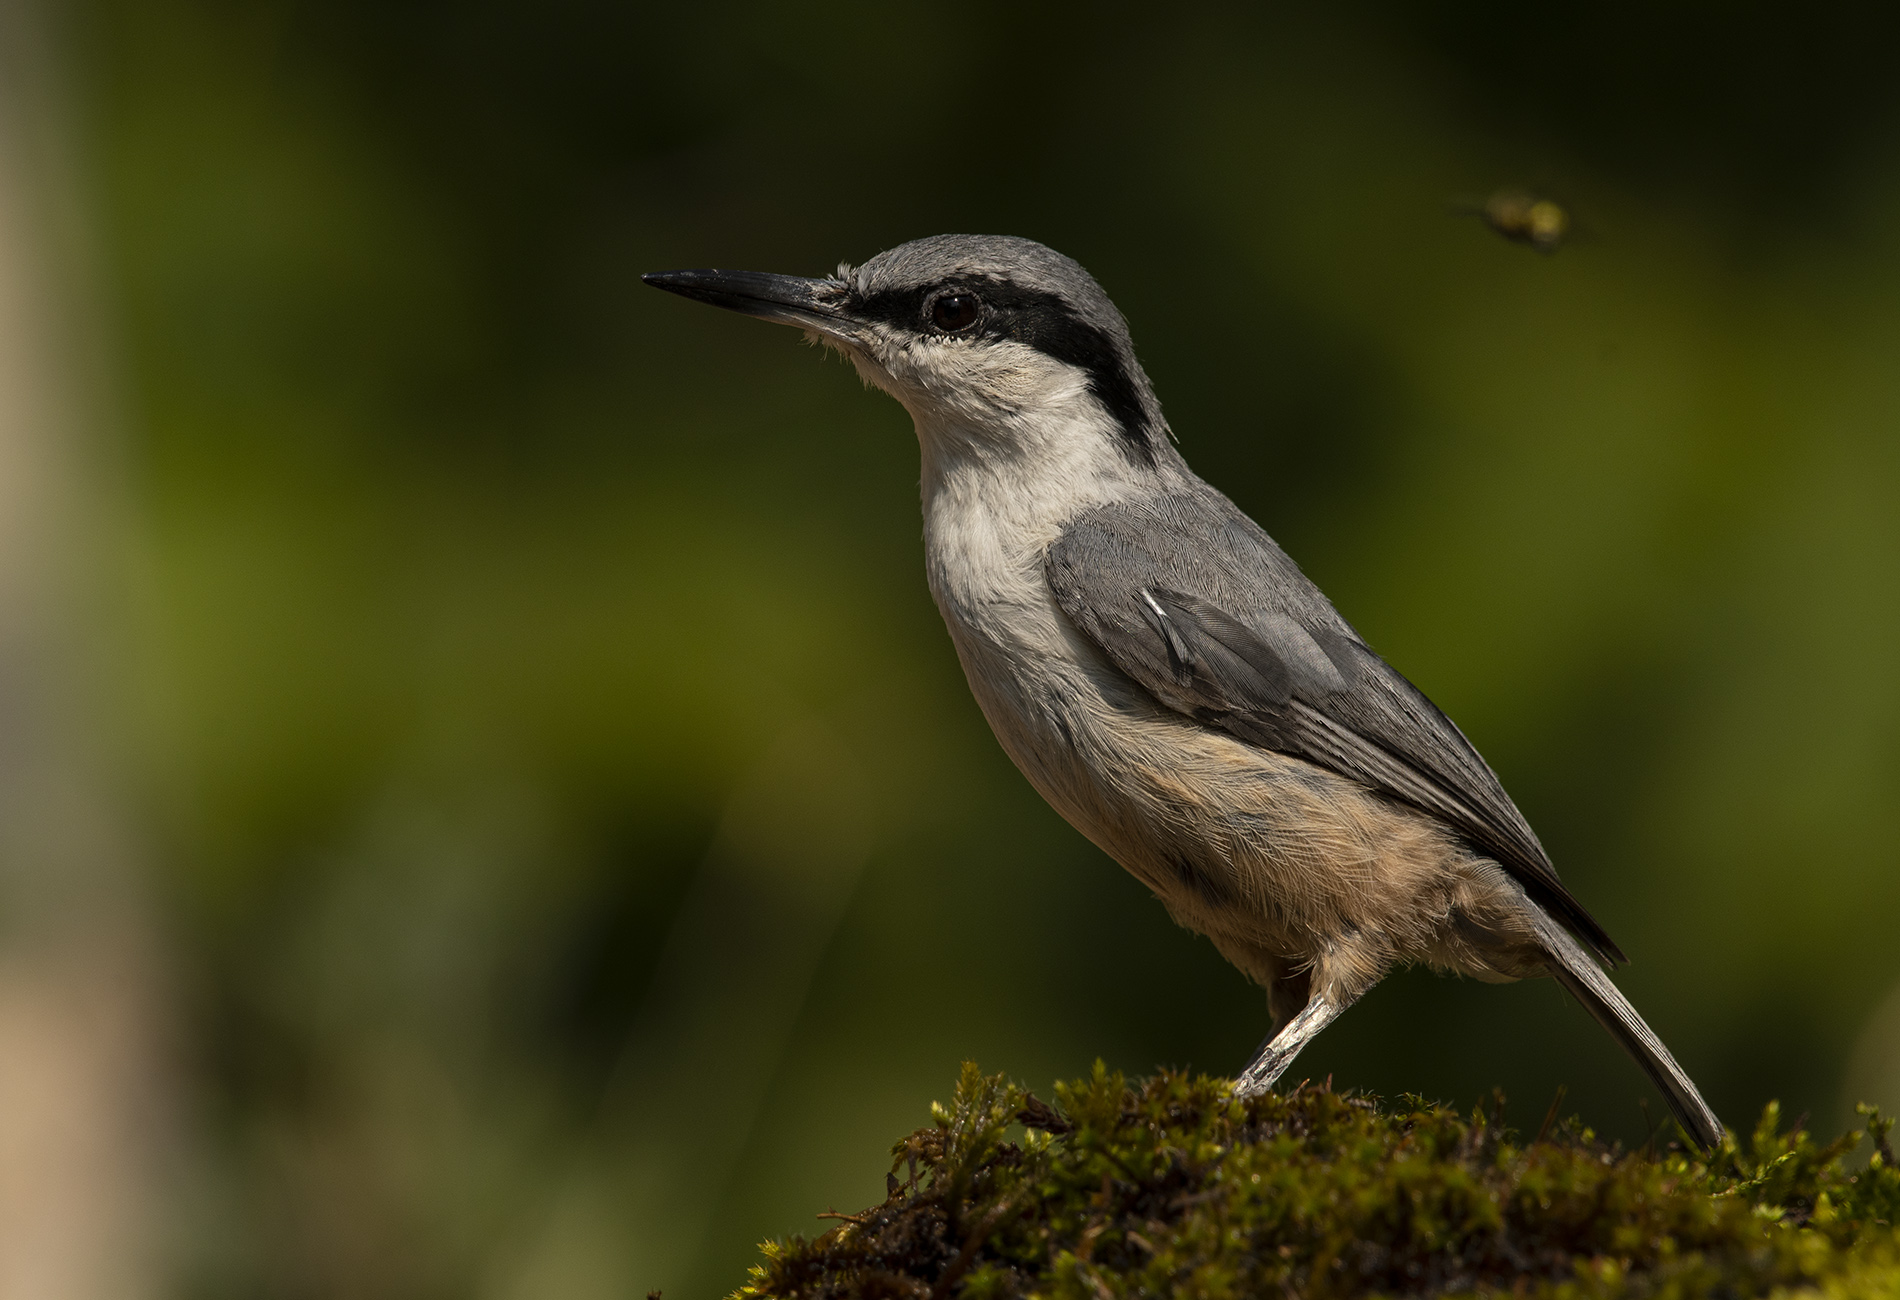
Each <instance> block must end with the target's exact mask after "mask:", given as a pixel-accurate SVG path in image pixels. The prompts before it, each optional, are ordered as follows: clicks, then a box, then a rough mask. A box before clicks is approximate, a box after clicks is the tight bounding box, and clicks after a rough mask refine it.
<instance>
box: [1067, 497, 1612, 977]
mask: <svg viewBox="0 0 1900 1300" xmlns="http://www.w3.org/2000/svg"><path fill="white" fill-rule="evenodd" d="M1045 567H1046V571H1047V574H1048V579H1049V585H1050V587H1051V589H1052V590H1053V591H1054V593H1055V597H1056V601H1057V603H1058V604H1059V605H1060V607H1061V608H1062V611H1063V612H1064V613H1065V614H1066V615H1067V616H1068V617H1069V620H1070V621H1071V622H1072V623H1074V625H1075V626H1076V628H1077V629H1079V630H1080V631H1081V632H1082V633H1083V635H1085V636H1087V637H1088V638H1089V639H1090V640H1091V641H1093V642H1094V643H1095V644H1096V645H1097V646H1098V647H1100V648H1101V650H1102V652H1103V654H1105V655H1106V656H1107V657H1108V659H1109V661H1110V662H1111V663H1113V664H1114V665H1115V666H1116V667H1117V668H1119V669H1120V670H1121V671H1122V672H1124V673H1126V674H1127V675H1128V676H1129V677H1131V678H1133V679H1134V681H1135V682H1137V683H1138V684H1139V685H1140V686H1142V687H1143V688H1144V689H1145V690H1147V691H1148V692H1149V693H1150V694H1151V695H1153V696H1154V697H1155V698H1156V699H1157V700H1159V701H1160V702H1161V703H1162V704H1164V705H1166V706H1167V707H1169V708H1172V709H1175V710H1177V711H1179V712H1181V713H1183V714H1186V715H1187V716H1189V717H1192V718H1194V719H1196V720H1197V721H1199V722H1202V723H1204V724H1206V725H1208V726H1211V727H1218V728H1219V729H1221V730H1223V731H1226V732H1228V733H1230V734H1231V735H1233V736H1235V737H1237V738H1239V739H1241V740H1244V741H1246V742H1248V743H1249V744H1254V745H1259V746H1261V747H1262V748H1265V749H1271V750H1275V751H1278V752H1280V753H1285V754H1291V755H1294V756H1296V757H1299V758H1303V759H1305V760H1307V761H1309V762H1312V763H1315V764H1318V765H1319V766H1321V767H1325V768H1327V769H1329V770H1331V771H1333V772H1336V773H1338V774H1339V775H1341V776H1344V777H1348V778H1350V779H1352V780H1354V781H1357V782H1359V783H1361V784H1362V785H1365V786H1367V787H1369V788H1370V789H1372V790H1375V791H1377V792H1378V793H1380V794H1382V795H1385V796H1387V797H1388V798H1393V799H1397V800H1400V801H1402V802H1404V803H1407V804H1410V805H1411V806H1413V807H1415V808H1418V809H1421V810H1423V811H1425V812H1428V813H1430V814H1432V815H1433V816H1436V817H1438V818H1440V819H1441V820H1443V821H1445V822H1446V823H1448V824H1449V825H1451V826H1452V827H1453V828H1454V829H1456V830H1457V831H1458V832H1459V833H1460V834H1462V835H1463V836H1464V837H1465V838H1466V840H1468V841H1469V842H1470V843H1471V844H1472V846H1473V847H1475V848H1476V849H1478V850H1479V851H1480V852H1483V853H1485V854H1487V855H1488V856H1490V857H1492V858H1495V859H1496V860H1497V861H1498V862H1499V863H1500V864H1501V865H1502V866H1503V867H1504V868H1505V870H1507V871H1509V872H1510V873H1511V875H1512V876H1513V877H1515V878H1516V879H1517V880H1518V882H1519V883H1520V884H1522V885H1523V886H1524V890H1525V892H1526V893H1528V894H1529V895H1530V896H1531V897H1532V898H1534V899H1536V900H1537V901H1538V902H1539V903H1541V904H1542V905H1543V906H1544V907H1545V909H1546V910H1547V911H1549V912H1550V913H1551V914H1552V915H1553V916H1554V917H1556V918H1557V919H1558V920H1559V921H1560V922H1562V924H1563V925H1564V926H1565V927H1566V928H1568V929H1570V930H1571V931H1573V932H1574V933H1575V934H1576V935H1577V937H1578V938H1580V939H1582V940H1583V941H1584V942H1585V943H1586V944H1588V945H1589V946H1590V947H1591V948H1592V949H1594V950H1595V952H1596V953H1597V955H1598V956H1600V957H1601V958H1603V959H1604V960H1606V961H1610V962H1619V961H1622V960H1624V957H1623V954H1622V952H1621V951H1620V950H1619V949H1618V948H1617V946H1616V945H1615V944H1614V943H1613V942H1611V940H1610V937H1609V935H1607V934H1605V933H1604V931H1603V927H1602V926H1600V925H1598V924H1597V922H1596V920H1595V919H1594V918H1593V917H1591V915H1590V914H1589V913H1588V912H1586V911H1585V910H1584V909H1583V906H1582V905H1581V904H1580V903H1578V902H1577V901H1576V899H1574V898H1572V897H1571V895H1570V892H1569V891H1568V890H1566V889H1565V888H1564V887H1563V884H1562V883H1561V882H1560V881H1559V880H1558V879H1557V872H1556V869H1555V868H1554V867H1553V866H1552V865H1551V862H1550V858H1549V855H1547V854H1546V853H1545V852H1544V848H1543V845H1541V844H1539V843H1538V841H1537V836H1536V835H1535V834H1533V833H1532V831H1531V828H1530V826H1529V825H1528V824H1526V823H1525V821H1524V817H1523V815H1522V814H1521V813H1519V812H1518V810H1517V807H1516V805H1514V804H1513V803H1512V802H1511V799H1510V796H1509V795H1507V794H1505V792H1504V787H1503V785H1502V784H1500V783H1499V781H1498V779H1497V776H1496V775H1495V774H1494V773H1493V772H1492V771H1491V769H1490V767H1489V766H1488V765H1487V764H1486V763H1485V761H1484V759H1483V758H1481V757H1479V755H1478V751H1477V750H1476V749H1474V748H1473V747H1472V745H1471V742H1470V741H1468V740H1466V739H1465V737H1464V734H1463V733H1462V732H1460V731H1459V730H1458V728H1457V727H1456V726H1454V725H1453V724H1452V722H1451V720H1450V719H1449V718H1447V717H1446V716H1445V715H1444V714H1443V713H1442V712H1440V711H1439V709H1438V708H1437V706H1435V705H1434V704H1433V703H1432V702H1431V701H1430V700H1428V699H1427V698H1425V695H1424V694H1423V693H1422V692H1421V691H1419V690H1418V688H1417V687H1415V686H1413V685H1412V684H1411V683H1410V682H1408V681H1407V680H1406V679H1405V678H1404V677H1402V676H1400V675H1399V673H1398V672H1397V671H1396V670H1394V669H1393V668H1392V667H1391V665H1389V664H1387V663H1386V662H1385V661H1384V660H1383V659H1381V658H1379V656H1378V655H1376V654H1374V653H1373V652H1372V651H1371V650H1370V649H1369V648H1367V646H1366V644H1365V643H1364V642H1363V641H1361V640H1360V639H1359V636H1358V634H1357V633H1355V632H1354V631H1353V630H1352V628H1351V627H1350V626H1349V625H1348V624H1347V623H1346V621H1345V620H1344V619H1342V618H1341V617H1340V616H1339V614H1338V613H1337V612H1336V611H1335V610H1334V609H1333V607H1332V605H1331V603H1330V602H1328V601H1327V599H1326V597H1325V596H1324V595H1323V594H1322V593H1321V592H1320V590H1319V589H1318V588H1317V587H1315V586H1314V585H1313V584H1312V583H1311V582H1310V581H1308V580H1307V578H1306V576H1305V575H1304V574H1302V573H1301V572H1300V570H1299V567H1298V566H1297V565H1295V564H1294V563H1293V561H1292V560H1291V559H1289V558H1288V557H1287V555H1286V553H1285V552H1284V551H1282V550H1281V549H1280V548H1279V547H1278V546H1277V545H1275V543H1274V542H1273V540H1272V538H1270V537H1268V536H1267V535H1266V533H1265V532H1263V531H1262V530H1261V529H1260V528H1259V527H1258V526H1257V525H1256V524H1254V523H1253V521H1252V520H1250V519H1248V518H1247V517H1246V516H1245V515H1244V514H1242V513H1241V512H1240V510H1239V509H1238V508H1237V507H1235V506H1234V505H1233V504H1232V503H1231V502H1229V501H1228V500H1227V499H1226V498H1224V497H1222V496H1220V495H1219V494H1218V493H1215V492H1213V491H1212V490H1211V489H1210V490H1208V491H1206V492H1204V493H1202V492H1194V493H1183V494H1181V495H1178V496H1169V497H1162V498H1155V499H1150V500H1147V501H1143V502H1137V503H1128V504H1116V505H1108V506H1102V507H1099V508H1097V509H1095V510H1093V511H1090V512H1088V513H1086V514H1084V515H1082V516H1081V517H1079V518H1078V519H1077V520H1076V521H1075V522H1074V523H1073V524H1071V525H1070V526H1069V527H1068V528H1067V529H1066V530H1065V531H1064V532H1063V534H1062V536H1061V537H1060V538H1059V539H1058V540H1057V541H1056V542H1055V543H1054V544H1053V545H1052V546H1051V547H1050V548H1049V551H1048V555H1047V558H1046V564H1045Z"/></svg>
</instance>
